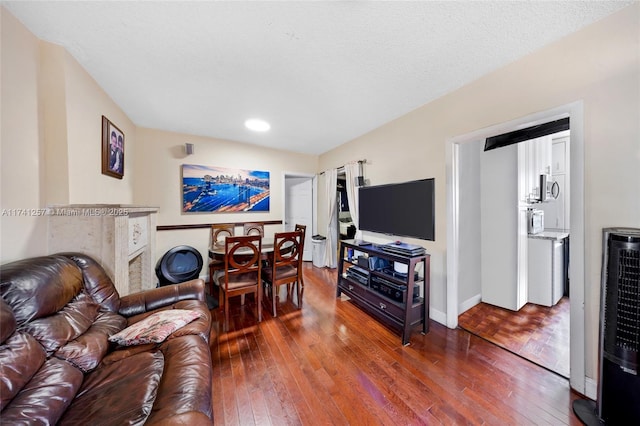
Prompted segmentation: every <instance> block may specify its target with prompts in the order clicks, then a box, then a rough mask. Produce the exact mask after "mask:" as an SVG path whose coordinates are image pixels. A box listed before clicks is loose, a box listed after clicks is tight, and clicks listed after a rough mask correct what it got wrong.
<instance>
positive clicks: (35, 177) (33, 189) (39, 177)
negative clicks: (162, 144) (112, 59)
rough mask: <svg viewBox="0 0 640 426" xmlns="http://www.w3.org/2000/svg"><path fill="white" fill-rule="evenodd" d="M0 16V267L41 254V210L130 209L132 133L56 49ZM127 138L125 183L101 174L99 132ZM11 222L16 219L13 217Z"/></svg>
mask: <svg viewBox="0 0 640 426" xmlns="http://www.w3.org/2000/svg"><path fill="white" fill-rule="evenodd" d="M0 13H1V15H2V17H1V19H2V39H1V43H2V46H1V49H0V50H1V51H2V87H1V90H2V131H1V138H2V139H1V141H0V144H1V145H0V146H1V151H0V153H1V161H2V170H1V171H0V173H1V185H2V194H1V205H0V208H1V209H2V210H3V212H4V215H3V216H2V217H1V218H0V221H1V222H0V231H1V240H2V242H1V252H0V261H1V262H2V263H5V262H8V261H11V260H16V259H22V258H25V257H29V256H36V255H41V254H46V253H47V243H46V241H47V238H46V229H47V227H46V218H45V217H43V216H41V215H42V214H43V209H44V207H46V206H48V205H51V204H68V203H74V204H84V203H114V204H131V203H133V201H134V200H133V167H132V165H131V163H132V161H130V160H131V159H130V157H133V150H134V147H135V133H136V132H135V130H136V129H135V126H134V125H133V123H132V122H131V120H129V119H128V118H127V116H126V115H125V114H124V113H123V112H122V110H120V108H119V107H118V106H117V105H116V104H115V103H114V102H113V101H112V100H111V98H109V97H108V96H107V95H106V93H105V92H104V91H103V90H102V89H101V88H100V87H99V86H98V85H97V83H96V82H95V81H94V80H93V79H92V78H91V77H90V76H89V75H88V74H87V73H86V71H84V69H82V67H80V65H79V64H78V63H77V62H76V61H75V59H73V57H71V56H70V55H69V53H68V52H66V51H65V50H64V49H62V48H61V47H59V46H56V45H53V44H51V43H46V42H42V41H39V40H38V39H37V38H36V37H35V36H34V35H33V34H31V33H30V32H29V31H28V30H27V29H26V28H25V27H24V26H23V25H22V24H21V23H20V22H18V21H17V20H16V19H15V18H14V17H13V16H12V15H11V14H10V13H9V12H7V11H6V10H5V9H4V8H0ZM102 115H105V116H107V117H108V118H109V119H110V120H111V121H113V122H114V123H115V124H116V125H117V126H118V127H119V128H120V129H121V130H122V131H123V132H124V134H125V174H124V179H122V180H119V179H114V178H112V177H109V176H106V175H103V174H102V169H101V164H102V163H101V126H102V121H101V117H102ZM16 215H17V216H16Z"/></svg>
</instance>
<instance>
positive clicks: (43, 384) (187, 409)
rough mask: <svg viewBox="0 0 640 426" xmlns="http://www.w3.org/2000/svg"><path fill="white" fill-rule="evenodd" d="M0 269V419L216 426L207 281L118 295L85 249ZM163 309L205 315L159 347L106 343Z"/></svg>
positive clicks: (91, 423)
mask: <svg viewBox="0 0 640 426" xmlns="http://www.w3.org/2000/svg"><path fill="white" fill-rule="evenodd" d="M0 274H1V281H0V296H1V299H0V410H1V411H0V423H2V424H7V425H8V424H73V425H99V424H109V425H122V424H151V425H157V424H166V425H176V424H177V425H181V424H184V425H200V424H207V425H210V424H212V423H213V414H212V409H211V387H212V374H211V352H210V349H209V339H210V338H211V336H210V333H211V314H210V312H209V311H208V309H207V305H206V302H205V299H204V297H205V296H204V282H203V281H202V280H193V281H189V282H187V283H182V284H178V285H170V286H166V287H160V288H156V289H152V290H147V291H143V292H141V293H137V294H131V295H128V296H124V297H120V296H119V295H118V292H117V291H116V288H115V286H114V285H113V283H112V281H111V279H109V277H108V276H107V275H106V273H105V271H104V270H103V269H102V267H101V266H100V265H99V264H98V263H97V262H95V261H94V260H93V259H91V258H90V257H88V256H86V255H82V254H78V253H61V254H57V255H51V256H43V257H37V258H31V259H25V260H21V261H17V262H13V263H9V264H6V265H3V266H2V269H1V272H0ZM165 309H190V310H197V311H199V312H201V316H200V318H198V319H196V320H195V321H193V322H191V323H189V324H187V325H186V326H184V327H182V328H180V329H178V330H176V331H175V332H174V333H173V334H171V335H170V336H169V337H168V338H167V339H166V340H164V341H163V342H162V343H157V344H154V343H148V344H143V345H137V346H126V347H118V346H117V345H116V344H115V343H111V342H109V341H108V337H109V336H112V335H113V334H115V333H117V332H118V331H120V330H122V329H123V328H125V327H127V326H128V325H131V324H134V323H136V322H138V321H140V320H142V319H144V318H146V317H147V316H149V315H151V314H152V313H154V312H156V311H158V310H165Z"/></svg>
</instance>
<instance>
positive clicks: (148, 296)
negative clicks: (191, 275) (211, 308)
mask: <svg viewBox="0 0 640 426" xmlns="http://www.w3.org/2000/svg"><path fill="white" fill-rule="evenodd" d="M204 288H205V287H204V281H203V280H202V279H200V278H198V279H195V280H191V281H186V282H183V283H180V284H171V285H167V286H164V287H159V288H154V289H151V290H145V291H141V292H138V293H133V294H129V295H127V296H123V297H121V298H120V310H119V311H118V313H119V314H120V315H122V316H124V317H131V316H133V315H139V314H143V313H145V312H148V311H152V310H154V309H158V308H162V307H163V306H167V305H172V304H174V303H177V302H179V301H181V300H193V299H195V300H200V301H201V302H204V303H206V299H205V293H204Z"/></svg>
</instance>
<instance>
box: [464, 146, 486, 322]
mask: <svg viewBox="0 0 640 426" xmlns="http://www.w3.org/2000/svg"><path fill="white" fill-rule="evenodd" d="M483 147H484V143H483V141H478V142H470V143H466V144H460V145H459V155H460V168H459V179H460V180H459V182H460V188H459V189H460V202H459V213H460V228H459V233H460V239H459V243H460V250H459V251H460V253H459V257H458V261H459V263H460V267H459V269H458V270H459V272H458V274H459V276H458V304H459V305H460V308H459V312H460V313H462V312H464V311H465V310H467V309H469V308H471V307H473V306H474V305H475V304H477V303H478V302H480V292H481V286H480V281H481V280H480V277H481V276H482V275H481V274H482V268H481V262H480V256H478V253H480V247H481V246H480V235H481V229H482V228H481V226H482V225H481V214H480V212H481V209H480V198H481V188H480V179H479V176H480V155H481V153H482V150H483Z"/></svg>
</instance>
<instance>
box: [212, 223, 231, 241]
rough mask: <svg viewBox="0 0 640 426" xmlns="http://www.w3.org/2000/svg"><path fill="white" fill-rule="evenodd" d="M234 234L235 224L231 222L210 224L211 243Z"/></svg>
mask: <svg viewBox="0 0 640 426" xmlns="http://www.w3.org/2000/svg"><path fill="white" fill-rule="evenodd" d="M234 235H235V224H233V223H214V224H213V225H211V245H213V244H215V243H217V242H219V241H221V240H222V239H223V238H225V237H233V236H234Z"/></svg>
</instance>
